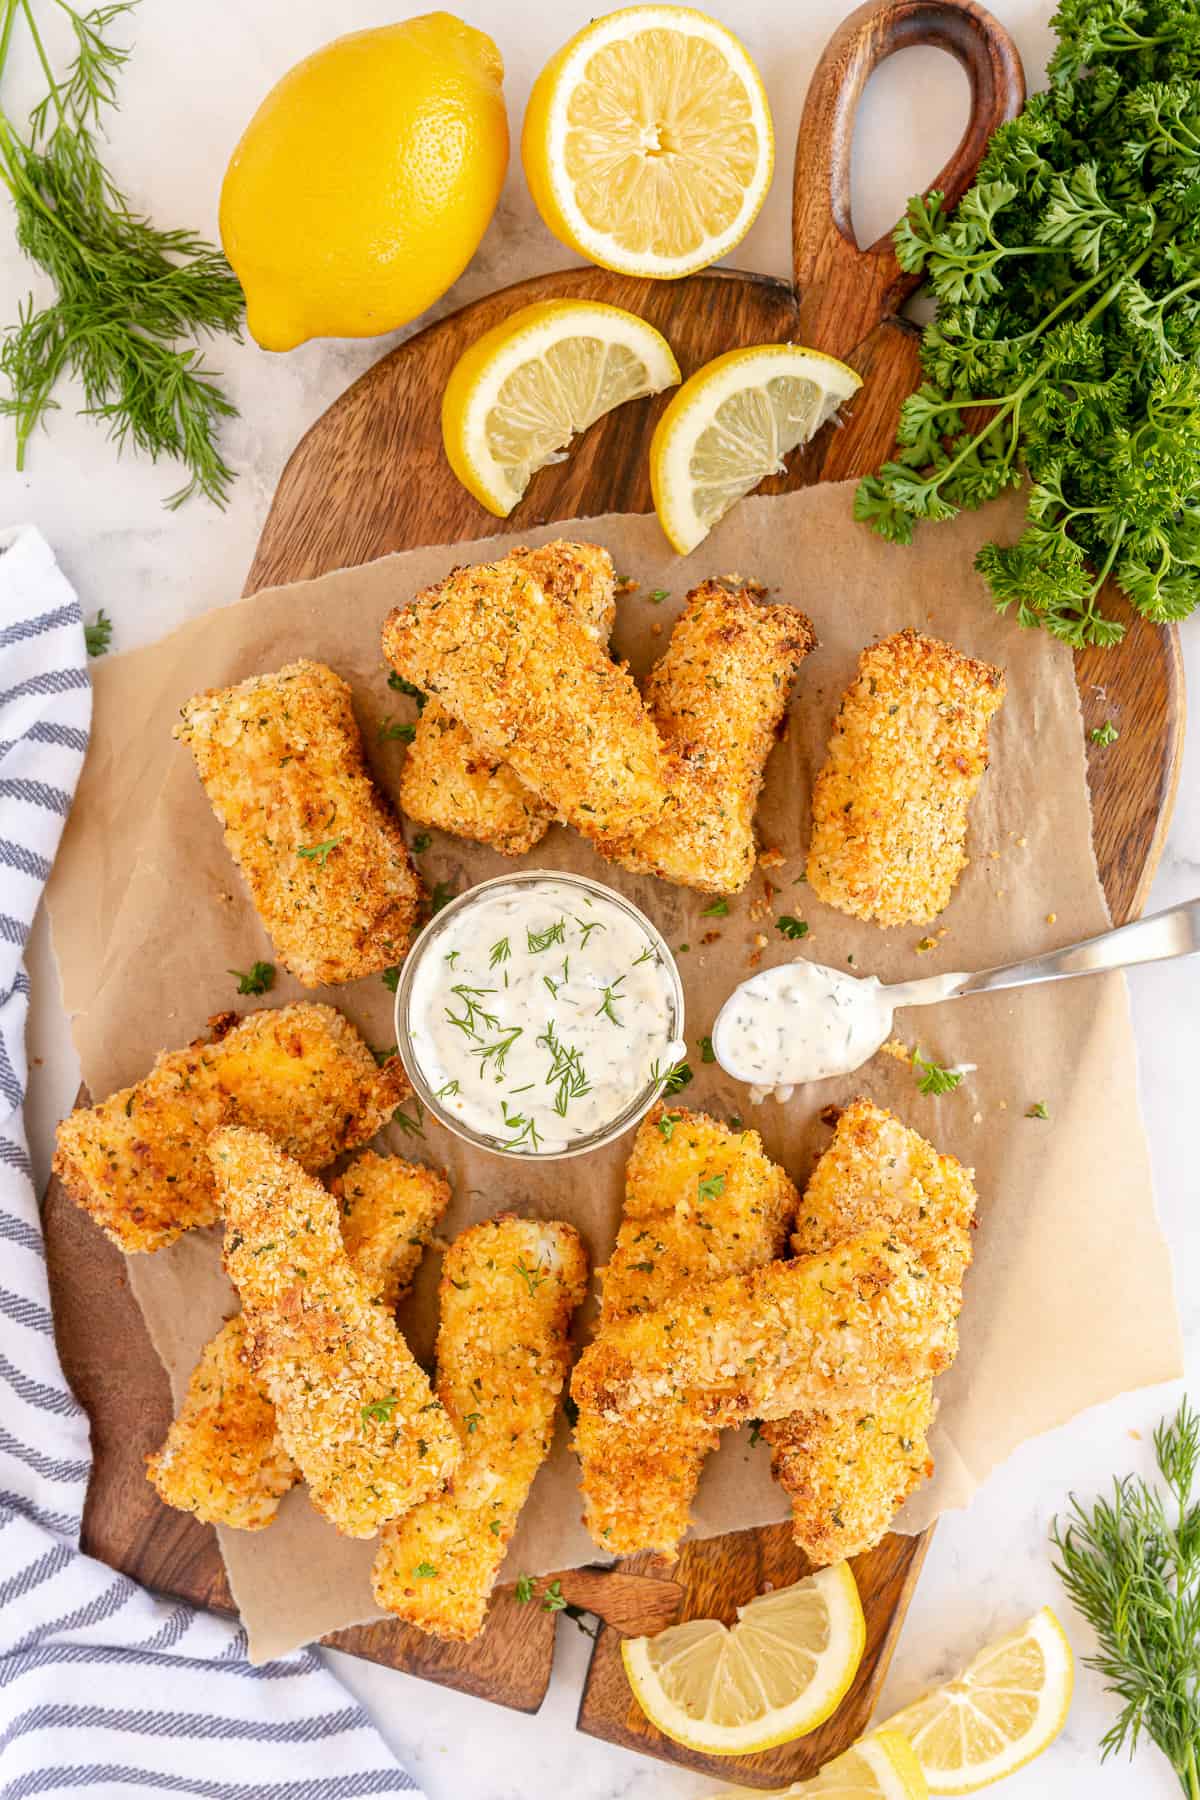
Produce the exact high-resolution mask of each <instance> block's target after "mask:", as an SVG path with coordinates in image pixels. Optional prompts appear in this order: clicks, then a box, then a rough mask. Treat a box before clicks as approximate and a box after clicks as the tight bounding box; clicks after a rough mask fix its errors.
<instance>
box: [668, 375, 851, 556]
mask: <svg viewBox="0 0 1200 1800" xmlns="http://www.w3.org/2000/svg"><path fill="white" fill-rule="evenodd" d="M861 386H862V377H861V375H857V374H855V372H854V370H853V369H850V368H847V366H846V364H845V363H843V362H839V361H838V360H837V358H836V357H835V356H826V355H825V354H824V352H823V351H821V350H806V349H805V348H804V346H803V345H802V344H759V345H756V346H754V347H752V348H749V349H746V350H728V351H726V353H725V355H724V356H718V357H717V358H716V359H715V361H713V362H710V363H705V365H704V367H703V368H702V369H697V371H696V373H695V374H694V375H693V376H691V377H690V379H689V380H687V381H685V382H684V384H683V386H682V387H681V388H680V390H679V392H678V393H677V394H674V395H672V397H671V403H670V405H669V406H668V407H667V410H666V411H665V412H664V414H663V416H662V418H661V419H660V420H659V421H658V425H657V427H656V428H655V432H654V438H653V441H652V442H651V445H650V486H651V490H652V492H653V494H654V506H655V510H656V511H657V513H658V518H659V523H660V524H661V526H662V528H663V530H664V531H665V532H666V534H667V537H668V538H669V539H670V541H671V546H672V548H673V549H675V550H677V551H678V552H679V554H680V556H686V555H687V554H688V552H689V550H694V549H695V548H696V546H697V544H700V543H703V541H704V539H705V538H706V537H707V536H708V534H709V532H710V531H711V530H712V528H713V526H714V525H715V524H716V523H717V521H718V519H723V518H724V517H725V514H726V513H727V512H728V511H729V509H730V507H731V506H733V505H734V504H735V503H736V502H737V501H738V500H740V499H742V497H743V496H744V495H746V494H748V493H749V492H750V491H751V489H752V488H756V487H757V486H758V484H759V482H760V481H762V480H764V479H765V477H766V476H768V475H782V474H783V472H784V470H785V468H786V466H787V465H786V463H785V462H784V458H785V456H787V454H788V452H789V451H791V450H794V449H795V448H796V446H797V445H798V444H806V443H807V442H808V440H809V438H810V437H812V436H813V435H814V433H815V432H817V431H819V430H820V429H821V426H822V425H824V424H825V423H826V421H827V420H829V419H831V418H832V417H833V416H834V414H835V413H836V412H837V410H838V408H839V407H840V406H841V405H842V404H843V403H844V402H845V401H847V400H849V399H850V397H851V395H852V394H856V393H857V392H858V390H859V388H860V387H861Z"/></svg>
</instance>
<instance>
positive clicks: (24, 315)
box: [0, 0, 243, 507]
mask: <svg viewBox="0 0 1200 1800" xmlns="http://www.w3.org/2000/svg"><path fill="white" fill-rule="evenodd" d="M55 5H56V6H57V7H58V10H59V11H60V12H61V13H62V14H64V15H65V17H66V19H67V20H68V21H69V23H70V26H71V29H72V32H73V34H74V41H75V56H74V60H73V61H72V63H71V64H70V67H69V68H68V70H67V72H66V74H65V75H64V76H62V77H61V78H58V77H56V76H55V74H54V71H53V69H52V67H51V64H50V60H49V57H48V55H47V53H46V48H45V44H44V43H43V40H42V35H41V31H40V28H39V26H38V23H37V19H36V16H35V0H0V75H2V74H3V72H4V68H5V65H6V63H7V60H8V55H9V50H10V47H11V44H12V39H13V34H14V30H15V27H16V25H17V22H18V20H20V21H21V22H22V23H23V24H24V26H25V28H26V30H27V31H28V33H29V36H30V38H31V39H32V43H33V48H34V52H35V54H36V57H37V60H38V62H39V63H40V65H41V68H42V73H43V75H44V77H45V80H46V85H47V88H48V92H47V94H46V96H45V97H44V99H42V100H41V101H40V102H39V103H38V105H37V106H36V107H34V109H33V111H32V113H31V114H30V118H29V124H28V126H27V127H26V130H25V133H24V135H23V134H22V133H21V132H20V131H19V130H18V128H17V126H16V124H15V122H14V121H13V119H12V118H11V117H10V116H9V115H8V114H7V113H6V112H5V111H4V110H3V108H2V107H0V183H2V184H3V185H4V186H5V187H6V188H7V189H8V192H9V194H10V196H11V198H12V203H13V208H14V210H15V213H16V237H17V243H18V245H19V247H20V248H21V250H22V251H23V252H24V253H25V255H26V256H27V257H28V258H29V260H30V261H31V262H32V263H34V264H35V265H36V266H37V268H38V269H40V270H41V272H42V273H43V274H44V275H45V276H47V277H48V278H49V281H50V283H51V284H52V286H53V290H54V292H53V297H52V298H51V299H50V300H49V302H48V303H47V304H46V305H44V306H39V305H38V304H37V303H36V302H35V301H34V299H33V296H32V295H30V296H29V297H28V298H27V299H26V300H25V301H24V302H23V303H22V304H21V306H20V308H19V310H18V316H17V323H16V324H15V325H13V326H12V327H10V329H9V331H8V333H7V336H6V337H5V339H4V342H3V345H2V346H0V378H2V379H3V381H4V382H5V383H6V384H7V390H8V391H7V393H5V394H4V395H3V396H0V413H3V414H5V415H6V416H7V417H9V418H11V419H12V420H13V422H14V425H15V428H16V465H17V468H18V469H23V468H24V467H25V455H26V447H27V445H28V443H29V439H30V437H31V436H32V434H33V432H34V430H35V429H36V427H37V426H38V425H39V424H42V423H44V421H45V419H46V416H47V414H48V413H49V412H51V411H53V410H54V409H55V408H56V407H57V404H58V403H57V401H56V400H55V399H54V391H55V389H56V387H57V386H58V384H59V382H60V380H62V379H63V378H64V377H67V376H73V377H75V378H76V379H77V380H78V381H79V383H80V384H81V386H82V388H83V394H84V401H85V405H84V408H83V410H84V412H86V413H88V414H90V415H91V416H92V417H93V418H97V419H100V420H102V421H103V422H104V423H105V424H106V425H107V426H108V429H109V433H110V435H111V436H112V437H113V438H115V439H116V441H117V444H118V446H119V447H123V446H124V445H125V444H127V443H128V444H132V445H133V446H134V448H135V449H137V450H141V451H144V452H145V453H146V454H147V455H148V456H150V457H151V459H152V460H155V461H156V460H157V459H158V458H159V457H160V456H166V457H173V458H175V459H176V460H178V461H179V462H181V463H183V464H184V466H185V468H186V469H187V472H188V479H187V481H186V482H185V484H184V485H183V487H181V488H180V489H178V491H177V492H176V493H174V494H172V495H171V496H170V497H169V498H168V500H167V505H168V506H170V507H176V506H179V505H181V504H182V503H183V501H185V500H187V499H190V498H191V496H192V495H193V494H204V495H205V496H206V497H207V498H208V499H210V500H212V501H213V502H214V503H215V504H216V505H218V506H223V505H224V503H225V501H226V499H227V498H228V492H229V486H230V483H231V482H232V480H233V471H232V469H231V468H230V467H229V464H228V463H227V462H226V461H225V459H224V457H223V456H222V455H221V452H220V449H219V447H218V441H217V438H218V431H219V428H220V426H221V424H222V422H223V421H224V420H225V419H227V418H232V417H234V416H235V414H236V411H237V408H236V407H235V406H234V405H233V403H232V402H231V401H230V400H229V399H228V397H227V396H226V394H225V393H224V392H223V391H222V389H221V388H220V387H219V386H218V385H217V382H216V381H215V380H214V378H213V376H212V374H211V373H210V371H209V370H208V369H207V368H206V367H205V365H204V362H203V356H202V352H201V350H200V348H199V347H198V344H197V342H196V339H197V338H199V337H201V336H205V335H215V334H216V333H218V332H227V333H229V334H231V335H232V336H234V337H236V336H238V328H239V325H240V323H241V317H242V307H243V301H242V290H241V288H240V286H239V285H238V281H237V278H236V276H235V275H234V273H233V271H232V270H231V269H230V267H229V265H228V263H227V262H226V261H225V258H224V257H223V256H222V255H221V253H220V251H219V250H217V249H215V248H214V246H213V245H211V244H209V243H207V242H205V240H204V239H203V238H201V237H199V236H198V235H197V234H196V233H194V232H191V231H178V230H172V231H163V230H160V229H159V228H158V227H157V226H155V225H152V224H151V223H150V221H149V220H148V219H145V218H142V217H140V216H139V215H138V214H136V213H134V212H132V211H131V210H130V207H129V203H128V201H127V200H126V198H125V196H124V195H123V194H122V192H121V190H120V189H119V188H118V187H117V185H116V183H115V182H114V180H113V178H112V176H111V175H110V174H109V173H108V171H107V170H106V169H105V167H104V165H103V163H102V162H101V160H100V155H99V151H98V149H97V144H96V137H95V133H96V130H97V129H98V126H99V122H100V118H101V114H102V112H103V110H104V108H105V107H109V106H113V105H115V103H116V78H117V75H118V73H119V71H120V70H121V68H122V66H123V65H124V63H125V62H126V61H127V59H128V56H129V52H128V50H126V49H124V48H122V47H120V46H118V45H116V44H114V43H112V42H111V41H110V38H109V36H108V33H109V30H110V28H111V27H112V26H113V25H115V24H116V22H117V21H118V20H122V19H124V18H125V17H126V15H128V14H130V13H131V12H132V11H133V9H134V8H133V0H117V3H115V4H113V3H109V4H102V5H99V6H96V7H94V8H92V9H91V10H90V11H88V12H85V13H80V12H76V11H75V10H74V8H73V7H71V6H70V5H68V4H67V0H55Z"/></svg>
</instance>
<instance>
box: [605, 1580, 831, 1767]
mask: <svg viewBox="0 0 1200 1800" xmlns="http://www.w3.org/2000/svg"><path fill="white" fill-rule="evenodd" d="M865 1643H866V1626H865V1624H864V1622H863V1610H862V1605H861V1602H860V1601H859V1598H858V1589H857V1587H856V1586H855V1584H854V1576H853V1575H852V1574H851V1572H850V1565H849V1563H844V1562H842V1563H835V1564H834V1565H833V1567H832V1568H828V1569H821V1570H819V1571H818V1573H817V1574H815V1575H808V1576H806V1577H805V1578H804V1580H803V1581H797V1582H795V1583H794V1584H793V1585H792V1586H791V1587H786V1588H777V1589H775V1590H774V1591H773V1592H771V1593H768V1594H761V1595H760V1596H759V1597H758V1599H756V1600H751V1601H750V1602H749V1604H748V1605H746V1606H740V1607H739V1608H738V1616H737V1623H736V1624H735V1625H732V1626H729V1625H722V1624H721V1622H720V1620H719V1619H689V1620H687V1621H685V1623H684V1624H682V1625H672V1626H670V1627H669V1628H668V1629H667V1630H666V1631H660V1632H659V1633H658V1635H657V1636H656V1637H641V1638H626V1639H625V1641H624V1642H623V1643H622V1645H621V1655H622V1657H623V1659H624V1662H625V1673H626V1675H627V1676H628V1677H629V1685H630V1687H631V1688H632V1689H633V1692H634V1695H635V1697H636V1699H637V1701H638V1704H639V1706H640V1707H641V1708H642V1711H643V1712H644V1713H645V1714H646V1717H647V1718H648V1719H649V1720H650V1721H651V1722H652V1723H653V1724H655V1725H657V1726H658V1729H659V1730H660V1731H662V1732H665V1733H666V1735H667V1736H668V1737H669V1738H674V1739H675V1741H676V1743H679V1744H687V1745H688V1746H689V1748H690V1749H692V1750H705V1751H708V1752H709V1753H710V1754H711V1755H715V1756H741V1755H745V1754H746V1753H747V1752H748V1751H751V1750H766V1749H768V1748H769V1747H770V1746H771V1745H772V1744H784V1743H787V1742H788V1741H789V1739H791V1738H797V1737H803V1735H804V1734H805V1732H809V1731H815V1729H816V1727H817V1726H818V1725H820V1724H821V1722H822V1721H823V1720H825V1719H827V1718H828V1717H829V1715H830V1713H831V1712H832V1711H833V1710H834V1708H835V1707H836V1706H837V1704H838V1702H839V1701H840V1700H841V1699H842V1696H843V1695H844V1694H845V1692H846V1690H847V1688H848V1687H849V1686H850V1683H851V1682H852V1681H853V1680H854V1675H855V1671H856V1670H857V1668H858V1665H859V1663H860V1662H861V1660H862V1653H863V1646H864V1645H865Z"/></svg>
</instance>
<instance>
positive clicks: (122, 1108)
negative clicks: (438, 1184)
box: [54, 1001, 411, 1252]
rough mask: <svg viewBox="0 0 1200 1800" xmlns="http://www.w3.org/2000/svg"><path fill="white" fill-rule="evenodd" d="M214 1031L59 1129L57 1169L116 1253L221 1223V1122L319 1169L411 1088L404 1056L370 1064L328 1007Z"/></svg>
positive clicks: (261, 1016)
mask: <svg viewBox="0 0 1200 1800" xmlns="http://www.w3.org/2000/svg"><path fill="white" fill-rule="evenodd" d="M210 1026H211V1029H212V1036H211V1038H199V1039H197V1040H196V1042H195V1043H194V1044H189V1045H188V1047H187V1049H186V1050H172V1051H168V1052H165V1053H164V1054H163V1055H162V1056H160V1057H159V1059H158V1061H157V1062H156V1063H155V1065H154V1067H153V1068H152V1069H151V1071H150V1073H149V1074H148V1075H146V1076H144V1077H143V1078H142V1080H141V1081H139V1082H138V1083H137V1084H136V1086H134V1087H128V1088H121V1089H120V1091H119V1092H118V1093H115V1094H110V1095H109V1097H108V1099H107V1100H102V1101H101V1102H100V1104H99V1105H98V1106H81V1107H78V1108H77V1109H76V1110H75V1111H74V1112H73V1113H70V1114H69V1115H68V1116H67V1118H65V1119H63V1121H62V1122H61V1124H60V1125H59V1127H58V1133H57V1145H58V1147H57V1150H56V1152H55V1156H54V1172H55V1174H56V1175H57V1176H58V1177H59V1179H60V1180H61V1182H62V1184H63V1186H64V1187H65V1188H66V1190H67V1192H68V1193H69V1194H70V1195H71V1198H72V1199H73V1200H76V1201H77V1202H78V1203H79V1205H80V1206H82V1207H83V1208H84V1210H85V1211H86V1212H89V1213H90V1214H91V1216H92V1218H93V1219H95V1221H96V1223H97V1225H99V1226H100V1227H101V1229H102V1230H103V1231H105V1232H107V1234H108V1236H109V1237H110V1238H111V1239H112V1241H113V1243H114V1244H116V1245H117V1246H118V1247H119V1248H120V1249H122V1250H125V1251H129V1252H132V1251H136V1250H161V1249H162V1248H163V1246H164V1245H166V1244H170V1243H173V1242H174V1240H175V1239H176V1238H177V1237H178V1236H179V1234H180V1232H183V1231H187V1230H189V1229H190V1228H191V1227H193V1226H196V1225H211V1224H212V1223H213V1221H214V1220H215V1219H216V1218H217V1216H218V1212H219V1208H218V1205H217V1195H216V1189H215V1187H214V1184H213V1175H212V1165H211V1164H210V1162H209V1160H208V1139H209V1135H210V1133H212V1132H214V1131H216V1129H217V1128H218V1126H220V1125H252V1126H256V1127H257V1128H258V1129H259V1130H260V1131H265V1132H266V1133H267V1135H268V1136H269V1137H272V1138H274V1139H275V1140H276V1142H277V1143H278V1144H279V1146H280V1148H281V1149H282V1150H283V1151H284V1152H285V1153H286V1154H287V1155H288V1156H292V1157H294V1158H295V1159H296V1161H297V1162H298V1163H300V1164H301V1165H302V1166H303V1167H304V1168H306V1169H323V1168H325V1167H326V1166H327V1165H328V1164H329V1163H331V1162H332V1161H333V1160H334V1158H335V1157H337V1156H340V1155H341V1154H342V1152H343V1151H344V1150H353V1149H354V1148H355V1147H356V1146H357V1145H359V1144H364V1143H366V1141H367V1139H368V1138H372V1137H374V1135H375V1133H376V1132H377V1131H378V1130H379V1128H380V1126H381V1125H383V1124H384V1123H385V1122H386V1120H387V1119H388V1117H389V1116H390V1114H391V1113H392V1111H393V1110H394V1109H395V1107H397V1106H398V1105H399V1104H400V1102H401V1100H403V1099H404V1098H405V1097H406V1096H407V1095H408V1094H409V1093H410V1092H411V1089H410V1088H409V1085H408V1077H407V1076H406V1075H405V1073H404V1069H403V1065H402V1064H401V1062H400V1059H399V1057H398V1056H397V1057H392V1058H391V1060H390V1061H389V1062H387V1063H386V1064H385V1065H384V1067H383V1068H382V1069H381V1068H377V1067H376V1064H375V1059H374V1057H373V1056H372V1055H371V1052H370V1051H369V1050H368V1049H367V1046H366V1045H365V1044H364V1043H363V1041H362V1039H361V1038H360V1037H359V1035H358V1033H357V1031H355V1029H354V1027H353V1025H351V1023H350V1021H349V1019H346V1018H343V1016H342V1014H341V1013H340V1012H338V1011H337V1010H336V1009H335V1008H334V1007H332V1006H318V1005H315V1004H311V1003H309V1002H305V1001H301V1002H299V1003H297V1004H296V1005H294V1006H280V1007H273V1008H267V1009H266V1010H264V1011H262V1012H254V1013H248V1014H247V1015H246V1017H245V1018H244V1019H239V1018H238V1017H237V1015H236V1013H221V1014H218V1016H217V1017H216V1018H214V1019H212V1020H210Z"/></svg>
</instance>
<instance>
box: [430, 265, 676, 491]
mask: <svg viewBox="0 0 1200 1800" xmlns="http://www.w3.org/2000/svg"><path fill="white" fill-rule="evenodd" d="M678 380H679V364H678V363H677V362H676V361H675V358H674V356H673V354H672V352H671V346H670V345H669V344H668V342H667V340H666V338H665V337H663V335H662V333H661V332H659V331H655V329H654V327H653V325H647V323H646V321H645V320H644V319H639V318H638V317H637V315H636V313H631V312H625V311H624V310H623V309H622V308H621V307H619V306H604V305H602V304H601V303H600V302H599V301H594V300H541V301H537V302H536V303H535V304H534V305H533V306H524V307H522V308H521V310H520V311H519V312H515V313H513V314H512V316H511V317H510V318H507V319H503V320H502V321H501V322H500V324H499V325H494V326H493V327H492V329H491V330H490V331H485V332H484V334H483V336H482V337H481V338H479V339H478V340H477V341H476V342H475V343H474V344H472V345H471V348H470V349H469V350H466V351H464V352H463V354H462V356H460V357H459V359H458V361H457V362H456V363H455V365H454V367H453V369H452V370H451V371H450V379H449V381H448V382H447V383H446V391H445V393H444V394H443V395H442V441H443V442H444V444H445V446H446V455H447V456H448V457H449V459H450V467H451V468H452V469H453V470H454V473H455V474H456V475H457V476H458V479H459V480H460V481H461V482H462V484H463V486H464V487H465V488H468V489H469V490H470V491H471V493H472V494H474V496H475V498H476V499H477V500H478V501H479V502H480V504H481V505H483V506H486V507H487V509H488V511H489V512H493V513H496V514H497V515H498V516H499V517H500V518H502V519H503V518H506V517H507V516H508V514H509V513H510V512H511V511H512V509H513V507H514V506H515V505H516V504H517V501H518V500H519V499H520V498H521V495H522V494H523V493H524V492H525V489H526V488H527V487H528V485H529V481H530V478H531V476H533V475H534V474H535V473H536V472H537V470H538V469H542V468H544V467H545V466H546V464H547V463H550V462H558V461H561V458H562V452H563V451H564V450H565V449H566V446H567V445H568V444H569V443H570V441H571V439H572V437H573V436H574V435H575V433H576V432H579V431H585V430H586V429H587V427H588V426H589V425H591V424H592V423H593V421H594V420H596V419H598V418H600V417H601V416H602V414H604V413H607V412H611V411H612V409H613V407H614V406H621V405H623V404H624V402H625V401H626V400H637V399H640V398H641V397H642V396H643V395H645V394H657V393H660V392H661V391H662V389H663V388H667V387H674V386H675V384H676V383H677V382H678Z"/></svg>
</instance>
